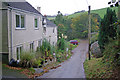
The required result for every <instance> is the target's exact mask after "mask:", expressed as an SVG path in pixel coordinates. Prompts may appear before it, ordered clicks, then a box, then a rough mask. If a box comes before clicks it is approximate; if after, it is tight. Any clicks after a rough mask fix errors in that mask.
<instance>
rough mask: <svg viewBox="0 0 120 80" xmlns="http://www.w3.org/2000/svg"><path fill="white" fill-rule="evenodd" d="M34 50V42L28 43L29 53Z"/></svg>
mask: <svg viewBox="0 0 120 80" xmlns="http://www.w3.org/2000/svg"><path fill="white" fill-rule="evenodd" d="M33 50H34V42H32V43H30V51H31V52H33Z"/></svg>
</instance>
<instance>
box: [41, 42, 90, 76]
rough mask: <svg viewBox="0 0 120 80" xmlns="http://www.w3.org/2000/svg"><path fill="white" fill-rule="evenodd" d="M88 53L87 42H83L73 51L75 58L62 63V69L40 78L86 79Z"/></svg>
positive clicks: (51, 71)
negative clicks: (85, 69) (84, 64)
mask: <svg viewBox="0 0 120 80" xmlns="http://www.w3.org/2000/svg"><path fill="white" fill-rule="evenodd" d="M87 51H88V42H87V40H81V42H80V43H79V45H78V47H77V48H75V49H74V50H73V53H74V54H73V56H72V57H71V58H70V59H69V60H67V61H65V62H63V63H61V67H59V68H57V69H54V70H50V71H49V72H48V73H45V74H44V75H43V76H40V77H39V78H85V73H84V67H83V63H84V61H85V59H86V54H87Z"/></svg>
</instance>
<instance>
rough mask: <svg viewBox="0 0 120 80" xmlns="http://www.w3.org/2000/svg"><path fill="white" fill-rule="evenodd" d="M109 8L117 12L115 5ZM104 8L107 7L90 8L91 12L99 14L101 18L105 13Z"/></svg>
mask: <svg viewBox="0 0 120 80" xmlns="http://www.w3.org/2000/svg"><path fill="white" fill-rule="evenodd" d="M111 9H112V10H115V11H116V13H117V12H118V8H117V7H113V8H111ZM106 10H107V8H102V9H97V10H92V11H91V13H96V14H99V16H100V17H101V18H103V17H104V15H105V14H106Z"/></svg>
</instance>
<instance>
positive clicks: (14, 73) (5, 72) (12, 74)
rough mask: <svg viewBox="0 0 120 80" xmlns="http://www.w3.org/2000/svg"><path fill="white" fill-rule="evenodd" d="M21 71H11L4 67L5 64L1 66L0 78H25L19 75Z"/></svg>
mask: <svg viewBox="0 0 120 80" xmlns="http://www.w3.org/2000/svg"><path fill="white" fill-rule="evenodd" d="M21 71H22V70H13V69H9V68H7V67H6V64H2V76H9V77H15V78H27V76H25V75H24V74H21V73H20V72H21Z"/></svg>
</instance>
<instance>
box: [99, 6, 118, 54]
mask: <svg viewBox="0 0 120 80" xmlns="http://www.w3.org/2000/svg"><path fill="white" fill-rule="evenodd" d="M116 21H117V17H116V13H115V10H114V11H112V9H110V8H107V13H106V14H105V15H104V18H103V19H102V20H101V24H100V29H99V36H98V44H99V46H100V49H101V51H102V52H103V51H104V46H105V44H107V43H108V42H109V38H112V39H116V38H117V33H116V31H117V27H116V26H112V24H113V23H115V22H116Z"/></svg>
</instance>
